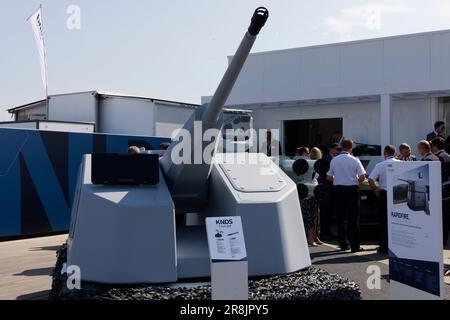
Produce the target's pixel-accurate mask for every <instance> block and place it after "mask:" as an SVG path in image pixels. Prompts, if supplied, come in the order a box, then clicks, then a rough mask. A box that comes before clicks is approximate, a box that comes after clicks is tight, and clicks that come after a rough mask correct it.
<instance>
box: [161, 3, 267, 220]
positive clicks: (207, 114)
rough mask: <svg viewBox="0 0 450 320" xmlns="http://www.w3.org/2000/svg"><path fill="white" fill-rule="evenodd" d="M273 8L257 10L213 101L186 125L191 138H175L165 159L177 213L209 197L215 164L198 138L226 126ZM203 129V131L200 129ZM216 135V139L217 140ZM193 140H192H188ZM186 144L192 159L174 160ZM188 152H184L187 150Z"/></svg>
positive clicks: (192, 208)
mask: <svg viewBox="0 0 450 320" xmlns="http://www.w3.org/2000/svg"><path fill="white" fill-rule="evenodd" d="M268 17H269V11H268V10H267V9H266V8H263V7H259V8H257V9H256V10H255V12H254V14H253V17H252V20H251V23H250V26H249V27H248V30H247V32H246V33H245V36H244V38H243V39H242V41H241V44H240V46H239V48H238V49H237V51H236V53H235V55H234V57H233V59H232V61H231V63H230V65H229V66H228V69H227V71H226V72H225V74H224V76H223V78H222V80H221V81H220V84H219V86H218V88H217V90H216V92H215V93H214V96H213V97H212V100H211V102H210V103H209V104H206V105H204V106H202V107H200V108H198V109H197V110H196V111H195V112H194V114H193V115H192V117H191V118H190V119H189V120H188V121H187V122H186V123H185V124H184V126H183V129H184V132H186V131H187V132H188V133H189V135H190V138H187V140H186V141H185V139H184V137H182V138H181V139H180V137H179V139H178V140H176V141H173V142H172V143H171V144H170V146H169V148H168V150H167V151H166V153H165V155H164V157H163V158H162V160H161V167H162V170H163V172H164V176H165V179H166V182H167V184H168V187H169V189H170V192H171V195H172V199H173V201H174V203H175V207H176V208H177V212H180V213H183V212H195V210H200V209H201V208H202V207H203V206H204V205H205V204H206V201H207V197H208V190H207V189H208V181H209V174H210V171H211V163H207V161H204V159H200V161H197V160H198V158H202V156H203V151H204V150H205V149H206V147H207V145H208V144H207V143H206V142H204V141H202V138H200V139H198V137H197V136H198V135H199V134H203V133H204V132H205V131H206V130H208V129H220V128H221V126H222V118H221V114H222V109H223V107H224V105H225V103H226V101H227V99H228V96H229V95H230V92H231V90H232V89H233V86H234V84H235V82H236V79H237V77H238V76H239V73H240V71H241V69H242V67H243V65H244V63H245V60H246V59H247V57H248V55H249V53H250V50H251V48H252V46H253V43H254V42H255V40H256V37H257V35H258V33H259V32H260V31H261V28H262V27H263V26H264V24H265V23H266V21H267V18H268ZM198 122H201V130H198V129H197V128H198V127H197V126H196V123H198ZM199 131H200V132H199ZM216 139H217V137H215V139H214V140H216ZM180 140H181V141H180ZM188 140H190V141H189V142H187V141H188ZM180 143H182V144H181V146H183V145H184V144H185V143H187V144H189V147H190V150H189V152H188V153H189V155H188V157H189V158H190V160H191V162H190V163H186V162H182V163H180V162H179V161H178V160H177V161H174V160H173V158H172V157H173V156H175V157H176V156H177V154H178V153H179V149H180V148H179V144H180ZM183 154H184V151H183Z"/></svg>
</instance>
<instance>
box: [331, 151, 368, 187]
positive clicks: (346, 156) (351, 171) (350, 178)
mask: <svg viewBox="0 0 450 320" xmlns="http://www.w3.org/2000/svg"><path fill="white" fill-rule="evenodd" d="M365 174H366V170H364V167H363V165H362V163H361V161H360V160H359V159H358V158H356V157H354V156H352V155H351V154H350V153H349V152H348V151H342V152H341V154H340V155H338V156H337V157H335V158H333V160H331V163H330V170H329V171H328V173H327V175H328V176H329V177H334V179H333V185H334V186H357V185H359V183H360V182H361V180H362V181H363V180H364V175H365ZM361 177H362V178H361Z"/></svg>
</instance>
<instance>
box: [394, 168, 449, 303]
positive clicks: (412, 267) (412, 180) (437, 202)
mask: <svg viewBox="0 0 450 320" xmlns="http://www.w3.org/2000/svg"><path fill="white" fill-rule="evenodd" d="M387 170H388V171H387V179H388V183H387V187H388V215H389V216H388V230H389V278H390V287H391V298H392V299H439V298H443V296H444V282H443V272H444V271H443V241H442V180H441V163H440V162H437V161H436V162H432V161H430V162H395V163H392V164H390V165H388V168H387Z"/></svg>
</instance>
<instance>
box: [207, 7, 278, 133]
mask: <svg viewBox="0 0 450 320" xmlns="http://www.w3.org/2000/svg"><path fill="white" fill-rule="evenodd" d="M268 17H269V11H268V10H267V9H266V8H263V7H259V8H257V9H256V10H255V13H254V14H253V17H252V20H251V23H250V26H249V27H248V31H247V32H246V33H245V36H244V39H242V41H241V44H240V46H239V48H238V49H237V51H236V53H235V55H234V57H233V60H232V61H231V63H230V65H229V66H228V69H227V71H226V72H225V74H224V76H223V78H222V80H221V81H220V84H219V86H218V87H217V90H216V92H215V93H214V96H213V97H212V99H211V102H210V103H209V105H208V108H207V109H206V111H205V113H204V114H203V118H202V120H203V125H204V126H205V127H209V126H215V124H216V123H217V121H218V120H219V117H220V113H221V112H222V109H223V106H224V105H225V103H226V101H227V99H228V96H229V95H230V92H231V90H232V89H233V86H234V84H235V82H236V79H237V77H238V75H239V73H240V72H241V69H242V67H243V65H244V63H245V60H246V59H247V56H248V54H249V53H250V50H251V48H252V46H253V44H254V43H255V40H256V37H257V35H258V34H259V32H260V31H261V29H262V27H263V26H264V24H265V23H266V21H267V18H268Z"/></svg>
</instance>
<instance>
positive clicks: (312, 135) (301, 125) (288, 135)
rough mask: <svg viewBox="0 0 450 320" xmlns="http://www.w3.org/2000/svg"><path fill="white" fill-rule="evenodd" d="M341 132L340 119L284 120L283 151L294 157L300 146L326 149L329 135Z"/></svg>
mask: <svg viewBox="0 0 450 320" xmlns="http://www.w3.org/2000/svg"><path fill="white" fill-rule="evenodd" d="M335 131H340V132H342V118H329V119H309V120H286V121H284V150H285V154H286V155H287V156H294V155H295V149H297V148H298V147H301V146H306V147H320V148H321V149H325V148H328V147H329V145H330V139H331V135H332V134H333V132H335Z"/></svg>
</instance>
